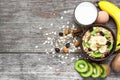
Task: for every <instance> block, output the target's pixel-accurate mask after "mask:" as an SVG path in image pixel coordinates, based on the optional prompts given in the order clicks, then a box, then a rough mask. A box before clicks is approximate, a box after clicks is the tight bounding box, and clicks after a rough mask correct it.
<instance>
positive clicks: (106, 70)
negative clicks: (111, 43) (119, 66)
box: [100, 64, 110, 78]
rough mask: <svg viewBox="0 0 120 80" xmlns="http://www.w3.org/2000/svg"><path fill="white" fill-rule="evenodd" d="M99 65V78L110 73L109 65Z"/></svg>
mask: <svg viewBox="0 0 120 80" xmlns="http://www.w3.org/2000/svg"><path fill="white" fill-rule="evenodd" d="M100 67H101V69H102V73H101V75H100V78H105V77H107V76H108V75H109V74H110V66H109V65H108V64H100Z"/></svg>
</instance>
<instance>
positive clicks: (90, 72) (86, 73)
mask: <svg viewBox="0 0 120 80" xmlns="http://www.w3.org/2000/svg"><path fill="white" fill-rule="evenodd" d="M92 73H93V67H92V65H91V64H90V63H88V71H87V72H83V73H80V75H81V76H82V77H86V78H87V77H90V76H91V75H92Z"/></svg>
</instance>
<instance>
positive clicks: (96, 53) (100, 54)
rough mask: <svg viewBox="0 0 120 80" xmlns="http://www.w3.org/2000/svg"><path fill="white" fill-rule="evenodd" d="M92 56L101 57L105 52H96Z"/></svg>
mask: <svg viewBox="0 0 120 80" xmlns="http://www.w3.org/2000/svg"><path fill="white" fill-rule="evenodd" d="M90 56H91V57H94V58H101V57H102V56H103V54H102V53H100V52H94V53H92V54H91V55H90Z"/></svg>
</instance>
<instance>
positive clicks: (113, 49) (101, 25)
mask: <svg viewBox="0 0 120 80" xmlns="http://www.w3.org/2000/svg"><path fill="white" fill-rule="evenodd" d="M97 26H98V27H103V28H105V29H107V30H109V31H110V32H111V34H112V36H113V48H112V50H111V51H110V53H109V55H108V56H107V57H104V58H93V57H91V56H89V55H88V54H87V53H86V52H85V51H84V49H83V45H82V38H83V36H84V34H85V33H86V32H87V31H88V30H89V29H90V28H92V27H97ZM80 40H81V41H80V42H81V43H80V46H81V51H82V54H84V55H85V56H86V57H87V58H89V59H90V60H93V61H104V60H106V59H107V58H108V57H110V56H111V55H112V54H113V53H114V51H115V46H116V37H115V33H114V32H113V31H112V29H111V28H109V27H108V26H106V25H103V24H92V25H90V26H88V27H86V29H85V30H84V32H83V35H82V37H81V39H80Z"/></svg>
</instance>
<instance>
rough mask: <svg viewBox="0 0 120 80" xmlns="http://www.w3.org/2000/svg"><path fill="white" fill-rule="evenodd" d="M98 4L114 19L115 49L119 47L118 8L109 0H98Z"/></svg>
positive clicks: (119, 12) (119, 23) (119, 18)
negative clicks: (115, 27)
mask: <svg viewBox="0 0 120 80" xmlns="http://www.w3.org/2000/svg"><path fill="white" fill-rule="evenodd" d="M98 6H99V7H100V9H102V10H104V11H106V12H108V14H109V15H110V16H111V17H112V18H113V19H114V21H115V23H116V25H117V39H116V40H117V41H116V43H117V44H116V50H119V49H120V9H119V8H118V7H117V6H116V5H114V4H113V3H111V2H109V1H99V2H98Z"/></svg>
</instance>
